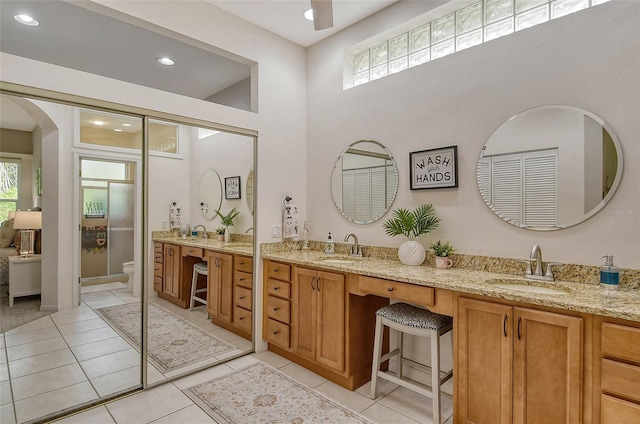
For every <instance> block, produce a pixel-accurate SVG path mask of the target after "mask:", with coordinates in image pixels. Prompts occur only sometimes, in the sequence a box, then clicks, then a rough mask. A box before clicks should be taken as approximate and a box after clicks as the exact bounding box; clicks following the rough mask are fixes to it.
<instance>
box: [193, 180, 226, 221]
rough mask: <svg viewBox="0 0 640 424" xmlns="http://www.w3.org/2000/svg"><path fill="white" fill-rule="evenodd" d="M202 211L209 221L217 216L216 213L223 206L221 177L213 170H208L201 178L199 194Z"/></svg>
mask: <svg viewBox="0 0 640 424" xmlns="http://www.w3.org/2000/svg"><path fill="white" fill-rule="evenodd" d="M198 193H199V194H198V199H199V204H200V211H201V212H202V215H203V216H204V217H205V218H207V219H213V218H215V217H216V216H217V214H216V211H219V210H220V206H221V205H222V181H221V180H220V175H218V173H217V172H216V171H214V170H213V169H207V170H206V171H204V173H203V174H202V177H201V178H200V189H199V192H198Z"/></svg>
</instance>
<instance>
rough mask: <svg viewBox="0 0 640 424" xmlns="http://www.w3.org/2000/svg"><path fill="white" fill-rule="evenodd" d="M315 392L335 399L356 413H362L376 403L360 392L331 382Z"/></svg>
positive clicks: (319, 387) (322, 385)
mask: <svg viewBox="0 0 640 424" xmlns="http://www.w3.org/2000/svg"><path fill="white" fill-rule="evenodd" d="M315 390H317V391H319V392H320V393H322V394H324V395H325V396H327V397H328V398H330V399H333V400H334V401H335V402H337V403H339V404H340V405H343V406H346V407H347V408H349V409H352V410H354V411H356V412H362V411H364V410H365V409H367V408H368V407H370V406H371V405H373V403H374V402H373V400H371V399H369V398H368V397H366V396H363V395H361V394H360V393H358V392H352V391H350V390H347V389H345V388H343V387H340V386H338V385H337V384H335V383H333V382H331V381H327V382H325V383H322V384H321V385H319V386H317V387H316V388H315Z"/></svg>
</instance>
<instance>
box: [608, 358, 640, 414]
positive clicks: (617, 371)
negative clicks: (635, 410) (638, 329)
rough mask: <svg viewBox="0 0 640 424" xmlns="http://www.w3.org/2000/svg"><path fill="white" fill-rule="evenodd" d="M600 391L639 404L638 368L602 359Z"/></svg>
mask: <svg viewBox="0 0 640 424" xmlns="http://www.w3.org/2000/svg"><path fill="white" fill-rule="evenodd" d="M636 347H637V346H636ZM602 390H603V391H605V392H607V393H610V394H613V395H618V396H623V397H626V398H629V399H632V400H634V401H636V402H640V367H637V366H635V365H629V364H623V363H622V362H616V361H612V360H610V359H603V360H602Z"/></svg>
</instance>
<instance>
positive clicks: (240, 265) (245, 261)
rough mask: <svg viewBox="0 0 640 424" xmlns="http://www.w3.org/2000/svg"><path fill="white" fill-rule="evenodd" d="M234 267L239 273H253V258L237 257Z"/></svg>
mask: <svg viewBox="0 0 640 424" xmlns="http://www.w3.org/2000/svg"><path fill="white" fill-rule="evenodd" d="M233 265H234V266H235V269H236V270H237V271H243V272H249V273H253V258H250V257H248V256H235V257H234V261H233Z"/></svg>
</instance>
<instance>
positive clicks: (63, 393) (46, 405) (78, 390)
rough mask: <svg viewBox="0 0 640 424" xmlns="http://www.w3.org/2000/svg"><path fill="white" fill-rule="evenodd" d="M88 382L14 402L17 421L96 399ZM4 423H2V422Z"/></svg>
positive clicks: (96, 396) (38, 416)
mask: <svg viewBox="0 0 640 424" xmlns="http://www.w3.org/2000/svg"><path fill="white" fill-rule="evenodd" d="M97 398H98V395H97V394H96V392H95V390H93V387H91V384H89V382H83V383H78V384H74V385H72V386H67V387H63V388H61V389H58V390H53V391H51V392H47V393H43V394H41V395H38V396H34V397H30V398H28V399H23V400H19V401H16V402H15V410H16V416H17V421H18V422H25V421H29V420H34V419H36V418H40V417H44V416H45V415H49V414H53V413H56V412H60V411H63V410H65V409H68V408H71V407H73V406H77V405H81V404H83V403H85V402H89V401H92V400H94V399H97ZM3 424H4V423H3Z"/></svg>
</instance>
